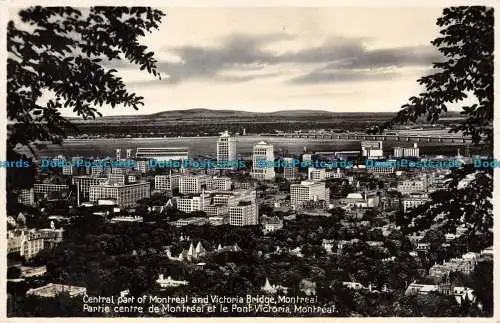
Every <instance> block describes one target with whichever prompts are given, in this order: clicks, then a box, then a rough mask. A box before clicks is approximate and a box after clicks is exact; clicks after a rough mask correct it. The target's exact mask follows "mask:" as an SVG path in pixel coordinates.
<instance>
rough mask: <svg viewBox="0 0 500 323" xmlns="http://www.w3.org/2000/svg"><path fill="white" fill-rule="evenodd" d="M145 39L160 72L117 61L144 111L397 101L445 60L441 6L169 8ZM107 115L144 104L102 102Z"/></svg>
mask: <svg viewBox="0 0 500 323" xmlns="http://www.w3.org/2000/svg"><path fill="white" fill-rule="evenodd" d="M162 10H163V11H165V12H166V13H167V16H166V17H164V18H163V23H162V25H161V28H160V30H159V31H156V32H154V33H153V34H151V35H148V36H147V37H146V38H144V39H143V42H144V43H145V44H146V45H148V46H149V47H150V48H151V49H152V50H153V51H154V52H155V54H156V58H157V59H158V60H159V61H160V66H159V67H160V71H161V73H162V76H163V80H161V81H160V80H155V79H154V77H153V76H151V75H149V74H148V73H147V72H144V71H139V69H138V67H136V66H133V65H129V66H127V65H125V66H123V65H121V66H118V68H117V69H118V70H119V72H120V75H121V76H122V77H123V78H124V80H125V82H126V83H127V85H128V86H129V88H130V90H132V91H134V92H136V93H137V94H138V95H140V96H144V98H145V100H144V102H145V106H144V108H142V109H141V110H140V111H139V113H141V114H146V113H147V114H149V113H155V112H159V111H163V110H173V109H188V108H213V109H240V110H247V111H261V112H265V111H276V110H287V109H323V110H328V111H338V112H346V111H353V112H357V111H370V112H373V111H397V110H398V109H399V107H400V106H401V105H402V104H404V103H406V100H407V99H408V98H409V97H410V96H412V95H415V94H417V93H418V91H420V88H419V86H418V84H417V83H416V80H417V79H418V78H419V77H421V76H423V75H425V74H427V73H428V72H429V71H430V68H431V63H432V62H434V61H437V60H439V56H438V54H437V52H436V51H435V50H434V49H433V48H432V46H431V45H430V41H431V40H432V39H434V38H435V37H436V36H438V35H439V29H438V27H437V26H436V24H435V23H436V19H437V18H438V16H439V15H440V14H441V11H442V9H441V8H432V7H426V8H415V7H406V8H388V7H386V8H384V7H377V8H360V7H358V8H342V7H331V8H290V7H289V8H284V7H282V8H220V7H219V8H217V7H212V8H199V7H198V8H196V7H191V8H178V7H176V8H162ZM102 111H103V113H104V115H116V114H137V113H138V112H136V111H134V110H132V109H130V110H129V109H125V108H115V109H114V110H113V109H111V108H105V109H102Z"/></svg>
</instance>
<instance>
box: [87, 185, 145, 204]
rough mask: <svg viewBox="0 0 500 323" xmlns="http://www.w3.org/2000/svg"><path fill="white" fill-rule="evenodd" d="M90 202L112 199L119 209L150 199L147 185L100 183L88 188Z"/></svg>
mask: <svg viewBox="0 0 500 323" xmlns="http://www.w3.org/2000/svg"><path fill="white" fill-rule="evenodd" d="M89 193H90V194H89V195H90V201H91V202H96V201H99V200H101V199H113V200H115V201H116V203H117V204H118V205H119V206H120V207H132V206H135V204H136V202H137V201H139V200H141V199H144V198H149V197H150V184H149V183H134V184H128V185H119V184H113V185H111V184H107V183H102V184H99V185H95V186H91V187H90V192H89Z"/></svg>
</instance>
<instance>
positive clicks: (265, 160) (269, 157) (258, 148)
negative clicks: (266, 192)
mask: <svg viewBox="0 0 500 323" xmlns="http://www.w3.org/2000/svg"><path fill="white" fill-rule="evenodd" d="M252 161H253V166H252V173H251V175H252V177H253V178H255V179H258V180H272V179H274V177H275V176H276V174H275V173H274V147H273V145H271V144H268V143H267V142H265V141H261V142H259V143H258V144H256V145H255V146H253V157H252Z"/></svg>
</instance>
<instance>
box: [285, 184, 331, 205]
mask: <svg viewBox="0 0 500 323" xmlns="http://www.w3.org/2000/svg"><path fill="white" fill-rule="evenodd" d="M321 200H323V201H326V200H327V189H326V187H325V183H324V182H314V181H302V182H301V183H300V184H292V185H290V204H291V205H292V206H294V207H297V206H300V205H301V204H302V203H304V202H306V201H321Z"/></svg>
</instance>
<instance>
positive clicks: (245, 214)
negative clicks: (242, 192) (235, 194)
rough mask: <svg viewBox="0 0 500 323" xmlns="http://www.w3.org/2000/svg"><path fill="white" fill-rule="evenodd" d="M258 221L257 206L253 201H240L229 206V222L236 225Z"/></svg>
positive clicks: (256, 222)
mask: <svg viewBox="0 0 500 323" xmlns="http://www.w3.org/2000/svg"><path fill="white" fill-rule="evenodd" d="M258 223H259V210H258V206H257V205H256V204H254V203H251V202H250V201H248V202H241V203H239V204H238V205H237V206H232V207H230V208H229V224H230V225H236V226H245V225H257V224H258Z"/></svg>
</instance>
